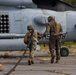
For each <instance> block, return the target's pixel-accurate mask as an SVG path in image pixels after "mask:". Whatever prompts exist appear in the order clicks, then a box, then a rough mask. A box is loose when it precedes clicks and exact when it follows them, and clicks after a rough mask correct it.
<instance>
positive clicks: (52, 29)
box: [44, 16, 62, 63]
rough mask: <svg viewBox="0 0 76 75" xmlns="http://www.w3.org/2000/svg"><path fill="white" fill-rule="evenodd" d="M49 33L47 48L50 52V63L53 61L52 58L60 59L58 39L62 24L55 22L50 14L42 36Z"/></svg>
mask: <svg viewBox="0 0 76 75" xmlns="http://www.w3.org/2000/svg"><path fill="white" fill-rule="evenodd" d="M48 34H49V35H50V37H49V50H50V53H51V63H54V58H55V57H56V62H55V63H58V62H59V60H60V41H61V35H62V26H61V24H60V23H57V22H56V21H55V20H54V18H53V17H52V16H49V17H48V25H47V26H46V31H45V33H44V36H46V35H48Z"/></svg>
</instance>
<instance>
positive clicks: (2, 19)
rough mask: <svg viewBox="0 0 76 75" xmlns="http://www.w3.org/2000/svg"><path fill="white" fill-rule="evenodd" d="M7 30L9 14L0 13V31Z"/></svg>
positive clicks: (5, 31)
mask: <svg viewBox="0 0 76 75" xmlns="http://www.w3.org/2000/svg"><path fill="white" fill-rule="evenodd" d="M8 32H9V16H8V15H0V33H8Z"/></svg>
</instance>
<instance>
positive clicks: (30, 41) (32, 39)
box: [24, 25, 43, 65]
mask: <svg viewBox="0 0 76 75" xmlns="http://www.w3.org/2000/svg"><path fill="white" fill-rule="evenodd" d="M27 30H28V32H27V33H26V35H25V38H24V43H25V44H27V45H29V59H28V65H31V64H34V61H33V58H34V51H35V50H36V46H37V44H38V40H39V39H40V38H41V37H42V36H43V34H42V33H40V32H38V31H37V30H35V29H34V27H33V26H32V25H28V26H27Z"/></svg>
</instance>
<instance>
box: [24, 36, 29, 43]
mask: <svg viewBox="0 0 76 75" xmlns="http://www.w3.org/2000/svg"><path fill="white" fill-rule="evenodd" d="M24 43H25V44H28V37H27V35H25V36H24Z"/></svg>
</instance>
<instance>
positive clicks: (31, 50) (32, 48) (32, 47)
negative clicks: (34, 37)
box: [29, 41, 37, 59]
mask: <svg viewBox="0 0 76 75" xmlns="http://www.w3.org/2000/svg"><path fill="white" fill-rule="evenodd" d="M36 46H37V42H36V41H32V42H31V43H30V46H29V58H31V59H33V58H34V52H35V50H36Z"/></svg>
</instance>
